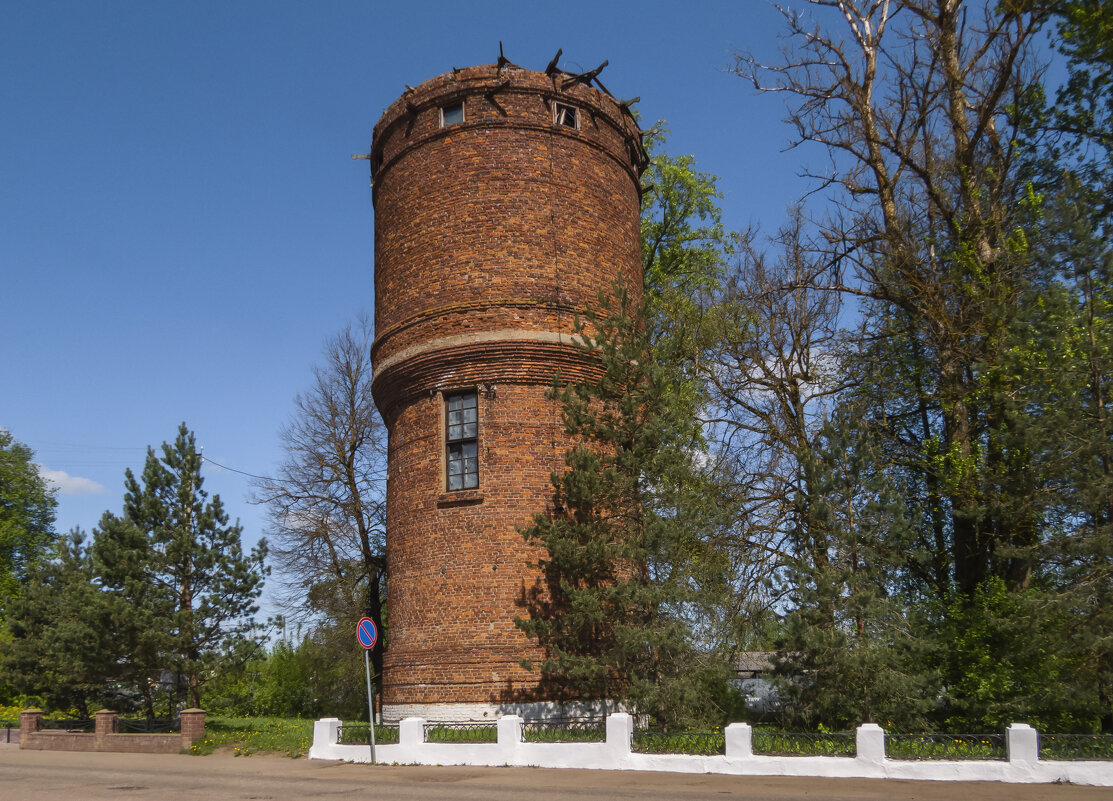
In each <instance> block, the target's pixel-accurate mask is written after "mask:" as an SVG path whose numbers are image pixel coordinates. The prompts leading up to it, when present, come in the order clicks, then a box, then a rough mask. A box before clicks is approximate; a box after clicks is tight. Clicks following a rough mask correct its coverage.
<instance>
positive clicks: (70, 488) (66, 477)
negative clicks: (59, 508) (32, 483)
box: [36, 464, 105, 495]
mask: <svg viewBox="0 0 1113 801" xmlns="http://www.w3.org/2000/svg"><path fill="white" fill-rule="evenodd" d="M36 466H37V467H38V468H39V475H40V476H42V478H43V480H44V481H46V482H48V483H50V484H53V485H54V486H55V487H57V488H58V494H59V495H99V494H100V493H102V492H104V491H105V490H104V487H103V486H101V485H100V484H98V483H97V482H95V481H93V480H92V479H89V478H81V476H71V475H70V474H69V473H67V472H66V471H65V470H51V469H50V468H49V467H44V466H43V465H41V464H40V465H36Z"/></svg>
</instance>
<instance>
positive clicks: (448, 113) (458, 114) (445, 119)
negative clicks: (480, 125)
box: [441, 102, 464, 128]
mask: <svg viewBox="0 0 1113 801" xmlns="http://www.w3.org/2000/svg"><path fill="white" fill-rule="evenodd" d="M463 121H464V104H463V103H462V102H461V103H453V104H452V105H451V106H441V127H442V128H447V127H448V126H449V125H456V124H457V123H461V122H463Z"/></svg>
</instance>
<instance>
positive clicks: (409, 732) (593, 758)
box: [309, 713, 1113, 787]
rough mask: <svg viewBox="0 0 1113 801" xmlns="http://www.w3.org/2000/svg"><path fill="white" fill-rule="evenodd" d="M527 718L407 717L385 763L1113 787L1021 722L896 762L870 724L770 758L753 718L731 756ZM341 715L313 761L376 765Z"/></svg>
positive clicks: (1107, 771) (1109, 767) (739, 731)
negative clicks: (970, 754)
mask: <svg viewBox="0 0 1113 801" xmlns="http://www.w3.org/2000/svg"><path fill="white" fill-rule="evenodd" d="M522 722H523V721H522V718H520V717H518V716H517V715H505V716H503V717H501V718H499V719H498V721H497V724H496V725H497V731H498V742H496V743H476V744H470V743H452V744H448V743H427V742H425V741H424V739H425V738H424V730H425V725H426V721H425V720H423V719H421V718H406V719H405V720H403V721H401V723H400V725H399V741H398V743H397V744H391V745H377V746H376V747H375V755H376V760H377V761H378V762H385V763H396V764H413V765H477V766H492V767H493V766H499V765H519V766H530V767H541V768H581V769H585V768H586V769H598V770H658V771H669V772H678V773H722V774H730V775H737V776H813V777H819V778H862V779H911V780H924V781H965V782H971V781H999V782H1013V783H1051V782H1072V783H1074V784H1089V785H1096V786H1102V787H1113V761H1110V762H1081V761H1079V762H1050V761H1045V760H1041V759H1039V740H1038V734H1037V732H1036V731H1035V730H1034V729H1032V728H1031V727H1030V726H1027V725H1025V724H1023V723H1014V724H1012V725H1011V726H1009V727H1008V729H1007V730H1006V732H1005V739H1006V746H1007V750H1008V759H1007V760H1001V761H974V760H963V761H947V760H917V761H906V760H897V759H889V758H888V757H886V756H885V732H884V730H883V729H882V728H881V727H880V726H877V725H876V724H872V723H866V724H863V725H862V726H860V727H858V730H857V732H856V746H857V755H856V756H854V757H826V756H789V757H784V756H765V755H761V754H754V753H753V731H752V729H751V727H750V725H749V724H747V723H732V724H730V725H729V726H727V727H726V729H725V736H726V753H725V754H723V755H721V756H688V755H684V754H639V753H634V751H633V748H632V745H633V733H634V719H633V717H632V716H631V715H629V714H626V713H617V714H613V715H610V716H608V717H607V722H606V741H605V742H602V743H527V742H523V741H522V737H521V724H522ZM340 725H341V723H340V720H339V719H337V718H325V719H323V720H319V721H317V722H316V723H315V724H314V728H313V745H312V747H311V748H310V750H309V758H310V759H340V760H345V761H348V762H369V761H370V758H371V757H370V749H369V748H368V747H367V746H360V745H340V744H338V735H339V728H340Z"/></svg>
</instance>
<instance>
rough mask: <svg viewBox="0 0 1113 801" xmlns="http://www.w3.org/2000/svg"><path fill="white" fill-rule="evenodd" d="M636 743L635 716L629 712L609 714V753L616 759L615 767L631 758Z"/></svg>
mask: <svg viewBox="0 0 1113 801" xmlns="http://www.w3.org/2000/svg"><path fill="white" fill-rule="evenodd" d="M633 744H634V718H633V716H631V715H630V714H629V713H627V712H615V713H614V714H612V715H607V753H608V754H609V755H610V757H611V759H613V760H615V767H620V766H621V765H623V764H625V762H626V760H628V759H629V758H630V749H631V747H632V746H633Z"/></svg>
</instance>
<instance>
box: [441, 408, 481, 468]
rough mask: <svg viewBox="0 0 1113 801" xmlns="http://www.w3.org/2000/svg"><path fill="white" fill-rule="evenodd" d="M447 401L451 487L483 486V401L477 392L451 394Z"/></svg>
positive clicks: (448, 465)
mask: <svg viewBox="0 0 1113 801" xmlns="http://www.w3.org/2000/svg"><path fill="white" fill-rule="evenodd" d="M444 405H445V437H444V439H445V464H446V466H447V474H448V489H449V490H462V489H475V488H476V487H478V486H479V416H478V411H479V404H478V397H477V395H476V393H475V392H459V393H457V394H455V395H447V396H446V397H445V399H444Z"/></svg>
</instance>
